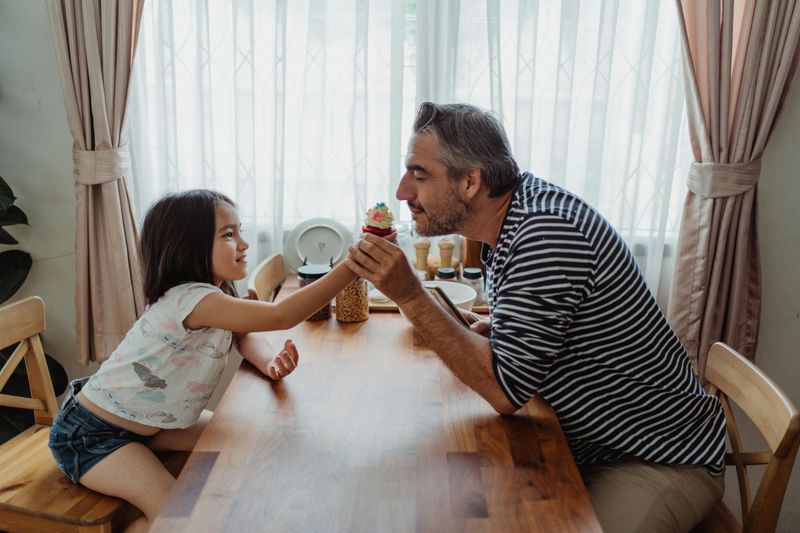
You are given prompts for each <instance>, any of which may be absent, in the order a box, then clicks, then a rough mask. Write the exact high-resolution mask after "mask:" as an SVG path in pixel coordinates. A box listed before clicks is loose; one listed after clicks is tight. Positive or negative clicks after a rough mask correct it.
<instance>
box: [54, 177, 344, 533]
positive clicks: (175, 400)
mask: <svg viewBox="0 0 800 533" xmlns="http://www.w3.org/2000/svg"><path fill="white" fill-rule="evenodd" d="M247 248H248V244H247V242H245V240H244V239H243V238H242V234H241V227H240V223H239V217H238V215H237V212H236V207H235V205H234V203H233V202H232V201H231V200H230V199H228V198H227V197H225V196H224V195H222V194H220V193H217V192H212V191H208V190H194V191H188V192H183V193H178V194H171V195H168V196H166V197H164V198H162V199H161V200H159V201H158V202H156V203H155V204H154V205H153V206H152V207H151V208H150V210H149V211H148V212H147V214H146V215H145V219H144V223H143V225H142V236H141V252H142V260H143V266H144V278H145V279H144V293H145V299H146V301H147V304H148V307H147V309H146V310H145V312H144V313H143V314H142V316H141V317H140V318H139V320H137V321H136V323H135V324H134V325H133V327H132V328H131V330H130V331H129V332H128V333H127V335H126V336H125V338H124V339H123V341H122V342H121V343H120V345H119V346H118V347H117V349H116V350H115V351H114V353H112V354H111V356H110V357H109V359H108V360H107V361H105V362H104V363H103V364H102V365H101V366H100V368H99V370H98V371H97V373H96V374H94V375H93V376H91V377H88V378H82V379H77V380H75V381H73V382H72V383H71V384H70V390H69V394H68V397H67V399H66V400H65V402H64V405H63V406H62V407H61V410H60V411H59V413H58V415H57V416H56V418H55V421H54V422H53V425H52V428H51V431H50V441H49V445H50V448H51V450H52V452H53V456H54V457H55V459H56V461H57V462H58V466H59V468H60V469H61V470H62V471H63V472H64V473H65V474H66V475H67V477H69V478H70V479H71V480H72V481H73V482H75V483H80V484H82V485H85V486H86V487H89V488H90V489H92V490H95V491H97V492H101V493H103V494H109V495H112V496H117V497H119V498H123V499H125V500H127V501H128V502H130V503H132V504H133V505H135V506H136V507H137V508H139V509H140V510H141V511H142V512H143V513H144V516H141V517H139V518H138V519H137V520H136V521H135V522H133V523H132V524H131V525H130V527H129V529H128V531H144V530H147V528H148V527H149V526H150V525H151V524H152V521H153V519H154V518H155V516H156V514H157V513H158V510H159V509H160V508H161V506H162V504H163V503H164V501H165V500H166V497H167V494H168V493H169V491H170V489H171V488H172V485H173V483H174V482H175V479H174V478H173V477H172V475H171V474H170V473H169V472H168V471H167V470H166V469H165V468H164V466H163V465H162V464H161V462H160V461H159V460H158V459H157V458H156V456H155V455H154V453H153V452H154V451H157V450H187V451H188V450H191V449H192V448H193V447H194V444H195V442H196V441H197V439H198V438H199V437H200V434H201V433H202V431H203V428H204V427H205V425H206V424H207V422H208V420H209V419H210V417H211V413H210V411H207V410H204V407H205V405H206V403H207V402H208V399H209V398H210V397H211V394H212V393H213V391H214V389H215V387H216V385H217V382H218V381H219V379H220V375H221V374H222V370H223V368H224V367H225V361H226V359H227V357H228V352H229V351H230V349H231V346H232V342H236V343H237V345H238V349H239V351H240V352H241V354H242V356H243V357H244V358H245V359H247V360H248V361H250V362H251V363H252V364H253V365H255V367H256V368H258V369H259V370H260V371H261V372H263V373H264V375H265V376H267V377H268V378H270V379H272V380H280V379H283V378H284V377H286V376H287V375H288V374H289V373H291V372H292V371H293V370H294V369H295V367H296V366H297V361H298V353H297V348H295V346H294V344H293V343H292V341H291V340H288V341H286V344H285V345H284V347H283V350H281V352H280V353H278V354H277V355H276V356H274V357H273V356H272V355H271V348H270V346H269V344H268V343H267V342H266V340H265V339H263V338H259V336H257V335H252V334H251V333H252V332H257V331H269V330H277V329H287V328H291V327H293V326H294V325H296V324H298V323H300V322H301V321H302V320H304V319H305V318H307V317H308V316H309V315H311V314H312V313H313V312H315V311H316V310H317V309H319V308H320V307H322V306H323V305H324V304H325V303H326V302H329V301H330V300H331V299H332V298H333V297H334V296H335V295H336V294H337V293H338V292H339V291H340V290H342V289H343V288H344V287H345V286H346V285H347V284H348V283H350V282H351V281H353V280H354V279H355V277H356V276H355V274H353V273H352V272H351V271H350V270H349V269H348V268H347V267H345V266H344V264H340V265H338V266H337V267H336V268H334V269H333V271H331V272H330V273H328V274H327V275H325V276H324V277H323V278H321V279H319V280H318V281H316V282H315V283H312V284H310V285H308V286H306V287H304V288H302V289H300V290H298V291H296V292H295V293H294V294H292V295H290V296H289V297H287V298H286V299H285V300H282V301H281V302H280V303H276V304H273V303H267V302H259V301H252V300H244V299H240V298H237V297H236V293H235V290H234V288H233V283H232V282H233V281H234V280H241V279H244V278H245V277H246V276H247V260H246V257H247V254H246V253H245V252H246V251H247Z"/></svg>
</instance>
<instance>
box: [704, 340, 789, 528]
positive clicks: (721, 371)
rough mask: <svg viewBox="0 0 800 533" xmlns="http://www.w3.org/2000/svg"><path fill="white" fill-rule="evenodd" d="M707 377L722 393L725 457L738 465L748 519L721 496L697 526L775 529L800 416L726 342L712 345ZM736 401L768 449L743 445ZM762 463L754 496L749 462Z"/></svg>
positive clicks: (753, 367) (770, 381)
mask: <svg viewBox="0 0 800 533" xmlns="http://www.w3.org/2000/svg"><path fill="white" fill-rule="evenodd" d="M706 379H707V380H708V382H709V384H710V385H711V387H710V390H709V392H711V393H713V394H717V395H718V396H719V398H720V400H722V408H723V410H724V411H725V417H726V419H727V424H728V439H729V442H730V448H731V452H730V453H727V454H726V455H725V462H726V464H728V465H733V466H735V467H736V475H737V477H738V481H739V495H740V500H741V508H742V522H743V524H741V525H740V524H739V523H738V521H737V520H736V518H735V517H734V516H733V513H731V511H730V509H728V507H727V506H726V505H725V504H724V503H723V502H721V501H720V502H718V503H717V505H716V506H715V508H714V509H713V511H712V512H711V513H710V514H709V516H707V517H706V518H705V519H704V520H703V522H702V523H701V524H700V525H699V526H698V527H697V528H696V529H695V531H725V532H730V531H744V532H755V531H759V532H760V531H775V527H776V525H777V522H778V517H779V515H780V511H781V506H782V504H783V497H784V493H785V492H786V485H787V483H788V482H789V476H790V475H791V473H792V466H793V464H794V460H795V457H796V455H797V448H798V444H800V415H798V413H797V409H796V408H795V406H794V405H793V404H792V402H791V400H790V399H789V397H788V396H786V394H785V393H784V392H783V391H782V390H781V389H780V388H779V387H778V386H777V385H776V384H775V382H773V381H772V380H771V379H770V378H769V377H768V376H767V375H766V374H764V372H762V371H761V369H759V368H758V367H757V366H756V365H754V364H753V363H751V362H750V361H748V360H747V359H745V358H744V357H742V355H741V354H739V353H738V352H736V351H735V350H734V349H733V348H731V347H730V346H728V345H726V344H723V343H721V342H718V343H716V344H714V345H713V346H712V347H711V350H710V352H709V355H708V363H707V366H706ZM731 401H733V402H734V403H735V404H736V405H738V406H739V408H740V409H741V410H742V411H743V412H744V414H745V415H747V417H748V418H749V419H750V420H751V421H752V422H753V424H754V425H755V426H756V428H758V430H759V431H760V432H761V434H762V435H763V436H764V439H765V440H766V442H767V445H768V446H769V450H765V451H756V452H753V451H743V450H742V440H741V437H740V435H739V429H738V427H737V425H736V420H735V418H734V415H733V411H732V409H731V403H730V402H731ZM759 464H760V465H763V464H766V465H767V467H766V470H765V471H764V475H763V477H762V478H761V483H760V484H759V486H758V490H757V491H756V494H755V498H754V499H752V500H751V498H750V482H749V479H748V475H747V466H748V465H759ZM751 502H752V503H751Z"/></svg>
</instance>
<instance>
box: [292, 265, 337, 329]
mask: <svg viewBox="0 0 800 533" xmlns="http://www.w3.org/2000/svg"><path fill="white" fill-rule="evenodd" d="M330 271H331V267H329V266H328V265H302V266H300V267H298V268H297V280H298V283H299V285H300V287H305V286H306V285H308V284H309V283H313V282H314V281H316V280H318V279H319V278H321V277H322V276H324V275H325V274H327V273H328V272H330ZM330 317H331V303H330V302H328V303H326V304H325V305H323V306H322V307H321V308H320V309H319V310H318V311H317V312H315V313H314V314H313V315H311V316H310V317H308V318H307V319H306V320H327V319H328V318H330Z"/></svg>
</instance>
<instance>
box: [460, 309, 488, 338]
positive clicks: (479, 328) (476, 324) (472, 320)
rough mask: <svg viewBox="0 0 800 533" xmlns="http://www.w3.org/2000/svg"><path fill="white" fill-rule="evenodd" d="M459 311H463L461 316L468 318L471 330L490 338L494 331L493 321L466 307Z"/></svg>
mask: <svg viewBox="0 0 800 533" xmlns="http://www.w3.org/2000/svg"><path fill="white" fill-rule="evenodd" d="M458 311H459V312H460V313H461V316H463V317H464V318H465V319H466V320H467V323H468V324H469V329H470V330H472V331H474V332H475V333H478V334H480V335H483V336H484V337H486V338H489V336H490V335H491V332H492V322H491V321H490V320H489V319H488V318H484V317H482V316H481V315H479V314H477V313H473V312H472V311H467V310H465V309H459V310H458Z"/></svg>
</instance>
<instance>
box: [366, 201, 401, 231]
mask: <svg viewBox="0 0 800 533" xmlns="http://www.w3.org/2000/svg"><path fill="white" fill-rule="evenodd" d="M392 222H394V215H393V214H392V212H391V210H390V209H389V207H388V206H387V205H386V203H385V202H378V203H377V204H375V207H370V208H369V210H368V211H367V216H366V219H365V221H364V225H363V226H361V231H362V232H363V233H372V234H373V235H377V236H379V237H386V236H387V235H391V234H392V233H394V232H395V231H397V230H395V229H394V227H393V226H392Z"/></svg>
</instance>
